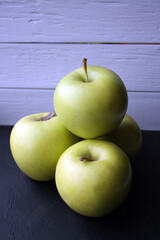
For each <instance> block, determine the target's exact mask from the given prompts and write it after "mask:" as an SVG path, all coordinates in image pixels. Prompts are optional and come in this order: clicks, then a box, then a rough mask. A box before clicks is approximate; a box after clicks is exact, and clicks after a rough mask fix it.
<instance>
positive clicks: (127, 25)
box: [0, 0, 160, 42]
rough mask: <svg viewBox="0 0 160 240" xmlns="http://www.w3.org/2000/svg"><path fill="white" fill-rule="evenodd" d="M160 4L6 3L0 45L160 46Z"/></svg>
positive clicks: (90, 0) (0, 14) (104, 0)
mask: <svg viewBox="0 0 160 240" xmlns="http://www.w3.org/2000/svg"><path fill="white" fill-rule="evenodd" d="M159 9H160V1H158V0H144V1H138V0H135V1H132V0H128V1H125V0H81V1H78V0H76V1H73V0H69V1H67V2H66V1H65V0H63V1H51V0H47V1H45V0H41V1H28V0H24V1H20V0H13V1H6V0H2V1H1V5H0V41H4V42H13V41H14V42H17V41H18V42H19V41H21V42H25V41H29V42H31V41H40V42H42V41H52V42H53V41H56V42H58V41H60V42H64V41H69V42H73V41H75V42H81V41H84V42H88V41H91V42H96V41H98V42H157V41H158V42H159V40H160V27H159V26H160V17H159Z"/></svg>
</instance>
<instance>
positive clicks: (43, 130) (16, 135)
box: [10, 113, 79, 181]
mask: <svg viewBox="0 0 160 240" xmlns="http://www.w3.org/2000/svg"><path fill="white" fill-rule="evenodd" d="M46 115H47V113H39V114H35V115H30V116H26V117H24V118H22V119H21V120H19V121H18V122H17V123H16V125H15V126H14V128H13V129H12V132H11V135H10V147H11V152H12V155H13V158H14V160H15V162H16V163H17V165H18V167H19V168H20V169H21V170H22V171H23V172H24V173H25V174H26V175H27V176H29V177H30V178H32V179H35V180H39V181H48V180H51V179H53V178H54V176H55V168H56V164H57V161H58V159H59V157H60V155H61V154H62V153H63V152H64V151H65V150H66V149H67V148H68V147H70V146H71V145H72V144H74V143H76V142H78V141H79V138H78V137H77V136H75V135H73V134H72V133H71V132H69V131H68V130H67V129H66V128H65V127H64V126H63V125H62V124H61V123H60V121H59V119H58V117H57V116H54V117H53V116H52V117H51V118H50V119H47V118H46V117H45V116H46ZM47 116H49V115H47Z"/></svg>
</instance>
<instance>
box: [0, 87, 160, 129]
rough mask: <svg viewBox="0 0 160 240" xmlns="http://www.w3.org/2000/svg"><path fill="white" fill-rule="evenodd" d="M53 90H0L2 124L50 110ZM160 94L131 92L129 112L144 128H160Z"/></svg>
mask: <svg viewBox="0 0 160 240" xmlns="http://www.w3.org/2000/svg"><path fill="white" fill-rule="evenodd" d="M53 93H54V91H53V90H13V89H12V90H8V89H6V90H0V125H14V124H15V123H16V122H17V121H18V120H19V119H20V118H22V117H24V116H26V115H30V114H34V113H38V112H49V111H51V110H52V108H53V102H52V99H53ZM159 109H160V94H158V93H134V92H130V93H129V105H128V114H130V115H131V116H132V117H133V118H134V119H135V120H136V121H137V123H138V124H139V125H140V127H141V129H144V130H160V111H159Z"/></svg>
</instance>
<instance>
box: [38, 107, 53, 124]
mask: <svg viewBox="0 0 160 240" xmlns="http://www.w3.org/2000/svg"><path fill="white" fill-rule="evenodd" d="M55 115H56V112H55V111H54V109H53V110H52V112H50V113H49V114H48V115H47V116H45V117H42V118H40V121H47V120H49V119H51V118H52V117H54V116H55Z"/></svg>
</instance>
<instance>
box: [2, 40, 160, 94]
mask: <svg viewBox="0 0 160 240" xmlns="http://www.w3.org/2000/svg"><path fill="white" fill-rule="evenodd" d="M84 57H86V58H88V65H97V66H103V67H107V68H109V69H112V70H113V71H115V72H116V73H117V74H118V75H119V76H120V77H121V78H122V80H123V81H124V83H125V85H126V87H127V89H128V90H129V91H134V90H136V91H160V46H156V45H154V46H153V45H139V46H138V45H106V44H105V45H83V44H82V45H75V44H73V45H72V44H71V45H70V44H44V45H43V44H35V45H34V44H7V45H3V44H0V87H1V88H2V87H4V88H55V87H56V85H57V83H58V82H59V81H60V79H61V78H62V77H63V76H65V75H66V74H68V73H70V72H71V71H73V70H75V69H76V68H78V67H80V66H82V59H83V58H84Z"/></svg>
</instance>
